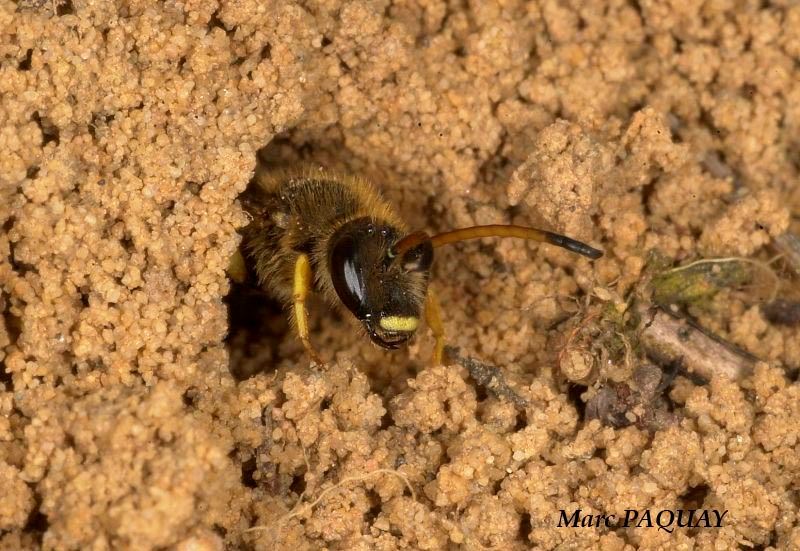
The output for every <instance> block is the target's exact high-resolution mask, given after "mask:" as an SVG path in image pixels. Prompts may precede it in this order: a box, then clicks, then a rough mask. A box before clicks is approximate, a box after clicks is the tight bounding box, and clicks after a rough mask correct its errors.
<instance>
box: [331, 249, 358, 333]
mask: <svg viewBox="0 0 800 551" xmlns="http://www.w3.org/2000/svg"><path fill="white" fill-rule="evenodd" d="M359 260H360V259H359V254H358V247H356V241H355V239H353V238H352V237H351V236H349V235H343V236H341V237H340V238H339V239H338V240H337V241H336V244H335V245H334V246H333V249H332V250H331V253H330V256H329V265H330V270H331V281H332V282H333V288H334V290H335V291H336V294H337V295H339V298H340V299H341V301H342V303H343V304H344V305H345V306H346V307H347V309H348V310H350V311H351V312H353V314H355V316H356V317H357V318H359V319H363V318H364V315H365V313H366V308H365V306H366V299H367V288H366V285H365V282H364V274H363V271H362V269H361V268H362V266H361V262H359Z"/></svg>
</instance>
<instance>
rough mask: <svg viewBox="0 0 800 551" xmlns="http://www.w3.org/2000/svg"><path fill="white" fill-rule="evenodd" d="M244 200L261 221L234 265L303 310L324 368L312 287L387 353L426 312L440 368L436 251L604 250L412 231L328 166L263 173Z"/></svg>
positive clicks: (484, 231) (529, 234)
mask: <svg viewBox="0 0 800 551" xmlns="http://www.w3.org/2000/svg"><path fill="white" fill-rule="evenodd" d="M241 201H242V206H243V207H244V209H245V211H246V212H247V213H248V214H249V216H250V218H251V221H250V223H249V224H248V225H247V227H246V228H244V230H243V231H242V246H241V249H240V251H241V255H240V256H236V257H234V259H233V260H232V263H231V270H230V271H231V275H232V276H233V277H234V279H239V280H242V279H243V278H244V275H245V273H246V267H250V268H251V270H252V271H253V272H254V275H255V277H256V279H257V282H258V284H259V285H260V286H261V287H262V288H263V289H265V290H266V291H267V292H268V293H270V294H271V295H273V296H274V297H276V298H278V299H280V300H283V301H284V302H285V303H287V304H288V305H290V306H291V307H292V308H293V310H294V316H293V317H294V323H295V326H296V329H297V332H298V335H299V337H300V340H301V341H302V343H303V345H304V347H305V348H306V350H307V351H308V353H309V355H310V356H311V358H312V359H313V360H314V361H316V362H318V363H321V362H320V361H319V358H318V356H317V355H316V353H315V351H314V348H313V347H312V345H311V341H310V338H309V330H308V313H307V309H306V298H307V297H308V294H309V292H310V291H312V290H315V291H317V292H319V293H321V294H322V296H324V297H325V298H326V299H327V301H328V302H329V303H331V305H337V304H338V305H343V306H344V307H345V309H346V310H347V311H349V312H350V313H351V314H352V315H353V316H354V317H355V319H356V320H358V322H360V323H361V325H362V326H363V328H364V330H365V331H366V333H367V335H369V338H370V339H371V340H372V342H374V343H375V344H377V345H379V346H381V347H383V348H398V347H399V346H401V345H403V344H405V343H407V342H408V340H409V339H410V338H411V337H412V336H413V335H414V334H415V332H416V331H417V328H418V327H419V321H420V315H421V314H422V313H424V315H425V318H426V321H427V323H428V326H429V327H430V328H431V331H432V333H433V335H434V337H435V339H436V345H435V348H434V362H435V363H440V362H441V360H442V351H443V349H444V329H443V326H442V321H441V314H440V307H439V304H438V301H437V300H436V296H435V295H434V293H433V292H432V290H431V289H429V288H428V283H429V281H430V277H431V265H432V263H433V251H434V249H435V248H437V247H440V246H442V245H446V244H448V243H455V242H457V241H463V240H465V239H475V238H479V237H493V236H497V237H519V238H523V239H529V240H534V241H542V242H547V243H550V244H553V245H557V246H559V247H563V248H565V249H568V250H570V251H573V252H576V253H578V254H582V255H584V256H587V257H589V258H593V259H595V258H599V257H600V256H602V254H603V253H602V252H601V251H599V250H597V249H594V248H592V247H590V246H588V245H586V244H584V243H581V242H579V241H576V240H574V239H570V238H569V237H565V236H563V235H558V234H555V233H551V232H547V231H543V230H538V229H534V228H527V227H523V226H513V225H490V226H474V227H470V228H464V229H460V230H454V231H450V232H445V233H441V234H438V235H434V236H432V237H431V236H429V235H428V234H427V233H425V232H422V231H416V232H410V231H409V229H408V228H407V227H406V225H405V224H404V223H403V221H402V220H401V219H400V217H399V216H398V215H397V214H396V213H395V211H394V209H393V208H392V207H391V206H390V205H389V204H388V203H387V202H386V201H385V200H384V199H383V198H382V197H381V196H380V195H379V194H378V192H377V191H376V190H375V189H374V188H373V187H372V186H371V185H370V184H369V183H368V182H366V181H365V180H363V179H360V178H358V177H354V176H340V175H334V174H332V173H329V172H326V171H322V170H315V169H306V170H302V171H298V172H293V173H292V172H280V171H278V172H269V171H266V170H264V169H263V168H261V167H259V169H258V170H257V172H256V176H255V178H254V180H253V182H252V184H251V185H250V186H249V187H248V189H247V190H246V191H245V193H244V194H243V195H242V197H241Z"/></svg>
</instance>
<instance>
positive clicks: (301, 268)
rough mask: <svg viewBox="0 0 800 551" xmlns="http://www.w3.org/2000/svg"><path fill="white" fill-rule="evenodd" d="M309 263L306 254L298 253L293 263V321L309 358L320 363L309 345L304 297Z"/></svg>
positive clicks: (308, 288)
mask: <svg viewBox="0 0 800 551" xmlns="http://www.w3.org/2000/svg"><path fill="white" fill-rule="evenodd" d="M311 282H312V275H311V264H310V262H309V261H308V256H306V255H304V254H300V255H298V257H297V260H296V261H295V263H294V289H293V290H294V293H293V299H294V321H295V325H296V326H297V334H298V335H299V336H300V341H301V342H302V343H303V346H304V347H305V349H306V351H307V352H308V355H309V356H311V360H312V361H313V362H315V363H317V364H320V365H321V364H322V360H320V359H319V356H317V353H316V352H315V351H314V348H313V347H312V346H311V340H310V339H309V336H308V310H306V298H307V297H308V292H309V291H310V290H311Z"/></svg>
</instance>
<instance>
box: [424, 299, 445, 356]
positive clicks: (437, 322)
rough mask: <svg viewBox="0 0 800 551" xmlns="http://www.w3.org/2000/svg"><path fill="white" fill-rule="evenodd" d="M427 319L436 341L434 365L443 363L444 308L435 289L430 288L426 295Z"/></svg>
mask: <svg viewBox="0 0 800 551" xmlns="http://www.w3.org/2000/svg"><path fill="white" fill-rule="evenodd" d="M425 321H426V322H427V323H428V327H430V328H431V333H433V338H434V339H436V342H435V344H434V346H433V365H441V364H442V357H443V354H444V325H443V324H442V308H441V306H439V299H438V298H436V293H434V292H433V289H431V288H430V287H429V288H428V294H427V296H426V297H425Z"/></svg>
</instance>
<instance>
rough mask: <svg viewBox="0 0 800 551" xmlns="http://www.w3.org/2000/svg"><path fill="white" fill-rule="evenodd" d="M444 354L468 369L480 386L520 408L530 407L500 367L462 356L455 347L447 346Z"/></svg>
mask: <svg viewBox="0 0 800 551" xmlns="http://www.w3.org/2000/svg"><path fill="white" fill-rule="evenodd" d="M444 353H445V355H447V356H449V357H451V358H453V360H455V362H456V363H458V364H459V365H461V366H462V367H464V368H466V369H467V371H469V374H470V376H471V377H472V378H473V379H475V382H476V383H477V384H478V385H480V386H482V387H485V388H486V389H488V390H489V391H491V392H492V393H493V394H495V395H496V396H501V397H503V398H506V399H507V400H508V401H509V402H511V403H513V404H514V405H515V406H517V407H518V408H522V409H524V408H526V407H528V405H529V402H528V400H526V399H525V398H523V397H522V396H520V395H519V394H517V393H516V391H515V390H514V389H513V388H511V387H510V386H509V385H508V383H507V382H506V379H505V377H504V376H503V372H502V371H501V370H500V368H499V367H496V366H493V365H488V364H485V363H482V362H479V361H478V360H476V359H475V358H470V357H469V356H461V355H460V354H459V349H458V348H457V347H455V346H445V347H444Z"/></svg>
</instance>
